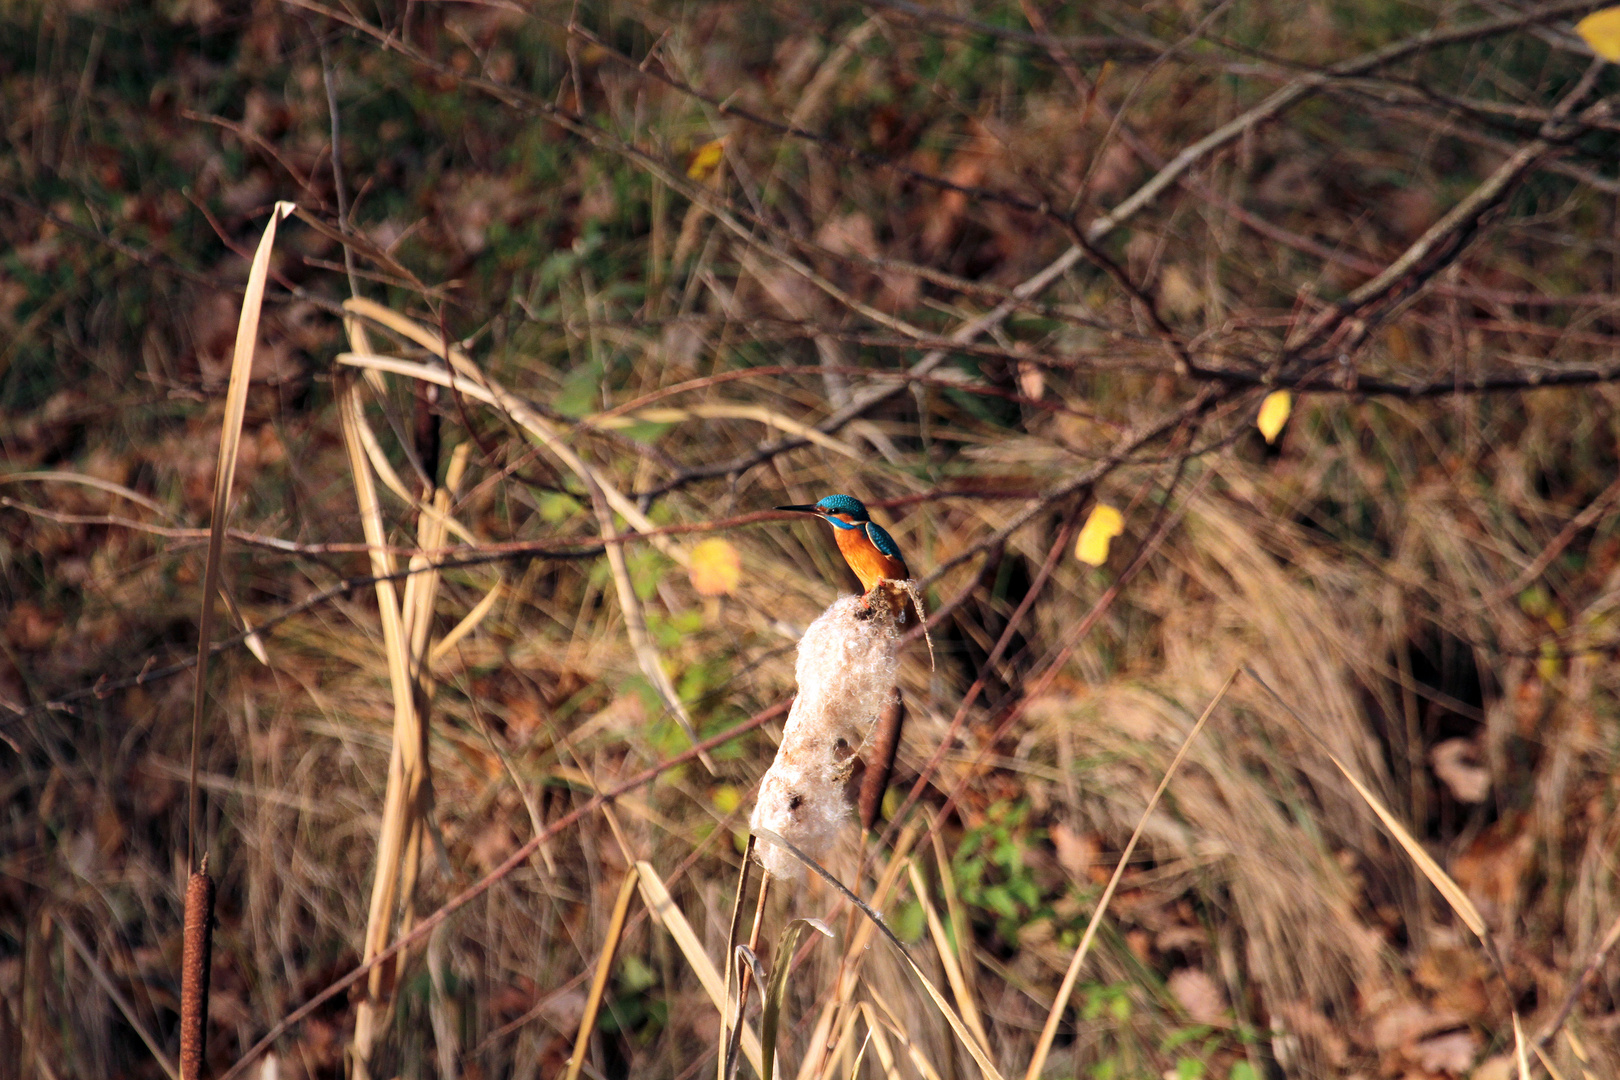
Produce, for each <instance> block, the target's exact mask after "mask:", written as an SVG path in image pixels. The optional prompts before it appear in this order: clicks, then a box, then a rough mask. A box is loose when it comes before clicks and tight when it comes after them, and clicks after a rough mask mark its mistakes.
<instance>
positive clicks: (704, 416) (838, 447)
mask: <svg viewBox="0 0 1620 1080" xmlns="http://www.w3.org/2000/svg"><path fill="white" fill-rule="evenodd" d="M688 420H752V421H754V422H755V423H758V424H764V425H765V426H766V427H773V428H776V429H777V430H779V431H785V432H787V433H788V434H789V435H794V436H797V437H798V438H801V439H804V440H806V441H808V442H812V443H814V444H815V445H817V446H819V447H821V448H822V449H823V450H831V451H832V452H833V453H835V454H842V455H843V456H844V457H847V458H853V459H854V460H856V461H859V460H861V453H860V451H859V450H856V449H855V448H854V447H853V446H851V445H849V444H848V443H846V442H844V441H843V440H841V439H835V438H833V437H832V436H831V435H826V434H823V433H822V432H820V431H817V430H816V429H815V428H813V427H811V426H810V425H808V424H801V423H799V422H798V421H797V420H790V419H789V418H787V417H786V416H783V415H782V414H781V413H778V412H772V411H771V410H770V409H766V408H763V407H761V406H759V405H739V404H733V403H716V404H712V405H690V406H687V407H686V408H684V409H677V408H654V409H640V410H637V411H636V412H633V413H626V414H620V415H615V416H607V417H603V418H602V419H600V420H593V419H590V418H586V420H585V423H588V424H590V425H591V426H592V427H599V428H603V429H605V430H616V429H622V428H628V427H634V426H635V425H637V424H679V423H683V422H685V421H688Z"/></svg>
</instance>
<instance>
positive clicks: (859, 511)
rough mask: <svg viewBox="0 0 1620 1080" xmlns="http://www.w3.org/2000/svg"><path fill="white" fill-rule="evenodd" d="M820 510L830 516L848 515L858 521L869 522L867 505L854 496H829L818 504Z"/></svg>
mask: <svg viewBox="0 0 1620 1080" xmlns="http://www.w3.org/2000/svg"><path fill="white" fill-rule="evenodd" d="M816 508H817V509H818V510H823V511H825V512H826V513H829V514H847V515H848V516H849V517H851V518H853V519H854V520H856V521H868V520H870V518H869V516H868V515H867V513H866V504H865V503H863V502H861V500H859V499H857V498H855V496H853V495H828V496H827V497H826V498H825V499H822V500H821V501H820V502H818V503H816Z"/></svg>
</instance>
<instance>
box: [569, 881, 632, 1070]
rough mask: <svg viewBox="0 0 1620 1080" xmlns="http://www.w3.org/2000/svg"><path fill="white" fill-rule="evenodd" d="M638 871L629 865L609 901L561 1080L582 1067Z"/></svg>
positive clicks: (627, 912)
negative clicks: (593, 968) (610, 908)
mask: <svg viewBox="0 0 1620 1080" xmlns="http://www.w3.org/2000/svg"><path fill="white" fill-rule="evenodd" d="M640 876H641V871H640V870H638V869H637V868H636V867H634V866H632V867H631V868H630V870H629V872H628V873H626V874H625V875H624V884H622V885H620V886H619V896H618V899H616V900H614V902H613V914H612V915H611V916H609V918H608V925H607V941H606V942H604V943H603V945H602V955H601V956H600V957H598V958H597V961H596V974H595V975H594V976H593V977H592V978H591V989H590V993H588V994H587V995H586V996H585V1014H584V1015H583V1016H581V1017H580V1018H579V1035H578V1036H577V1037H575V1039H574V1053H573V1055H572V1056H571V1057H570V1058H569V1059H568V1070H567V1071H566V1072H565V1073H563V1080H577V1078H578V1076H579V1071H580V1069H582V1068H584V1066H585V1051H586V1050H588V1049H589V1048H590V1044H591V1032H592V1031H593V1030H595V1028H596V1014H597V1013H598V1012H600V1011H601V1008H602V995H603V994H604V993H606V992H607V984H608V976H610V975H612V974H613V956H614V954H615V953H617V952H618V951H619V941H620V940H621V939H622V938H623V937H624V921H625V917H626V916H627V915H628V914H629V913H630V898H631V897H633V896H635V894H636V880H637V879H638V878H639V877H640Z"/></svg>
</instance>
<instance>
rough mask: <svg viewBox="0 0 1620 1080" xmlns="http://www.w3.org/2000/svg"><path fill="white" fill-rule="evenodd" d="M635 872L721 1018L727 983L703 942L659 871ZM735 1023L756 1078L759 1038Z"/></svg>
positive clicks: (643, 866)
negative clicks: (639, 874)
mask: <svg viewBox="0 0 1620 1080" xmlns="http://www.w3.org/2000/svg"><path fill="white" fill-rule="evenodd" d="M694 756H695V755H694ZM636 869H637V870H640V871H641V882H640V884H641V899H642V902H643V903H645V904H646V905H647V910H648V911H650V912H652V916H653V918H654V919H655V920H656V921H657V922H658V925H660V926H662V927H663V928H664V929H665V930H667V931H669V935H670V937H672V938H674V939H675V944H676V946H677V947H678V948H679V949H680V950H681V954H682V955H683V956H685V957H686V962H687V963H688V964H690V965H691V967H692V972H693V974H695V975H696V976H697V977H698V982H699V983H701V984H702V985H703V990H704V993H706V994H708V995H709V1000H710V1001H711V1002H713V1004H714V1007H715V1008H716V1009H718V1010H719V1011H720V1014H721V1015H722V1016H724V1015H725V1014H726V1011H727V1010H728V1008H729V1003H728V1002H727V1001H726V981H725V980H724V979H722V978H721V977H720V972H719V970H717V969H716V968H715V966H714V961H713V960H711V959H709V953H708V950H706V949H704V947H703V942H702V941H700V940H699V939H698V936H697V934H696V933H695V932H694V931H693V930H692V924H691V923H689V922H687V921H686V916H685V915H684V914H683V913H682V912H681V909H680V908H679V907H678V906H677V905H676V903H675V900H674V898H673V897H671V896H670V895H669V889H668V888H666V887H665V885H664V880H663V878H661V877H659V876H658V871H656V870H654V869H653V866H652V864H651V863H649V862H638V863H636ZM731 962H732V960H731V957H729V956H728V957H726V963H727V964H728V965H729V964H730V963H731ZM738 1023H739V1026H740V1027H741V1028H742V1051H743V1054H744V1055H745V1056H746V1057H747V1058H748V1063H749V1064H750V1065H752V1066H753V1067H754V1073H755V1075H759V1074H760V1072H761V1070H762V1069H763V1067H764V1066H763V1061H764V1058H763V1055H762V1053H761V1044H760V1041H759V1036H758V1035H757V1034H756V1033H755V1032H754V1030H753V1029H752V1028H751V1027H749V1026H748V1024H747V1022H746V1021H743V1020H739V1022H738Z"/></svg>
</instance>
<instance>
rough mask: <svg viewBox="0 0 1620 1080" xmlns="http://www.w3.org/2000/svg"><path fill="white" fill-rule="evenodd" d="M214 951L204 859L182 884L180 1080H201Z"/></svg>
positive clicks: (211, 881)
mask: <svg viewBox="0 0 1620 1080" xmlns="http://www.w3.org/2000/svg"><path fill="white" fill-rule="evenodd" d="M213 950H214V879H213V878H212V877H210V876H209V874H208V856H206V855H204V856H203V860H202V866H201V867H200V868H198V869H197V870H196V871H194V872H193V873H192V875H191V877H190V878H189V879H187V881H186V923H185V938H184V944H183V945H182V947H181V952H180V1080H198V1078H200V1077H201V1076H202V1067H203V1053H204V1051H205V1049H206V1047H207V1040H208V974H209V970H210V967H211V965H210V963H209V960H210V957H211V956H212V954H213Z"/></svg>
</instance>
